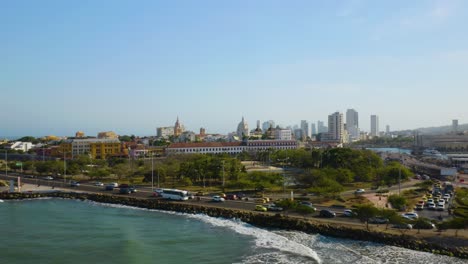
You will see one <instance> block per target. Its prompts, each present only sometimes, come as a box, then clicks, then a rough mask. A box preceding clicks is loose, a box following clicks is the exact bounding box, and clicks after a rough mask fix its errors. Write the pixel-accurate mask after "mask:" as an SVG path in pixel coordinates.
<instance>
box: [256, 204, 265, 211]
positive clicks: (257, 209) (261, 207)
mask: <svg viewBox="0 0 468 264" xmlns="http://www.w3.org/2000/svg"><path fill="white" fill-rule="evenodd" d="M255 211H261V212H266V211H267V208H266V207H265V206H263V205H260V204H257V205H256V206H255Z"/></svg>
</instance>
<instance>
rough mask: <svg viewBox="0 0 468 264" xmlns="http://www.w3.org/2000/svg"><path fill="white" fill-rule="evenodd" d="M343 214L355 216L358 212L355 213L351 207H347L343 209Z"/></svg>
mask: <svg viewBox="0 0 468 264" xmlns="http://www.w3.org/2000/svg"><path fill="white" fill-rule="evenodd" d="M343 216H346V217H353V216H356V213H354V212H353V210H351V209H345V210H344V211H343Z"/></svg>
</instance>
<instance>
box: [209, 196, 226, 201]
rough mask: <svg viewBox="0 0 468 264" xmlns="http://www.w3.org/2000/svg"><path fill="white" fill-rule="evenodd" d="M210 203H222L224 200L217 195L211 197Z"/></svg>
mask: <svg viewBox="0 0 468 264" xmlns="http://www.w3.org/2000/svg"><path fill="white" fill-rule="evenodd" d="M211 201H213V202H224V198H223V197H221V196H219V195H215V196H213V197H211Z"/></svg>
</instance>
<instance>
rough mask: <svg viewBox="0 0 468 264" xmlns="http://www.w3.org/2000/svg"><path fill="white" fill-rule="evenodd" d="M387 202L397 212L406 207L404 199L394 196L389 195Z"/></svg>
mask: <svg viewBox="0 0 468 264" xmlns="http://www.w3.org/2000/svg"><path fill="white" fill-rule="evenodd" d="M388 202H389V203H390V204H391V205H392V207H393V208H395V209H397V210H403V209H404V208H405V206H406V205H407V201H406V198H405V197H403V196H400V195H396V194H392V195H390V196H389V197H388Z"/></svg>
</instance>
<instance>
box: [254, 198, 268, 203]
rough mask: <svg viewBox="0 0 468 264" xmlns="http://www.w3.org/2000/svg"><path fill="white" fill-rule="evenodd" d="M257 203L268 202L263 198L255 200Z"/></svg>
mask: <svg viewBox="0 0 468 264" xmlns="http://www.w3.org/2000/svg"><path fill="white" fill-rule="evenodd" d="M254 201H255V203H266V200H265V199H263V198H255V200H254Z"/></svg>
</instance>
